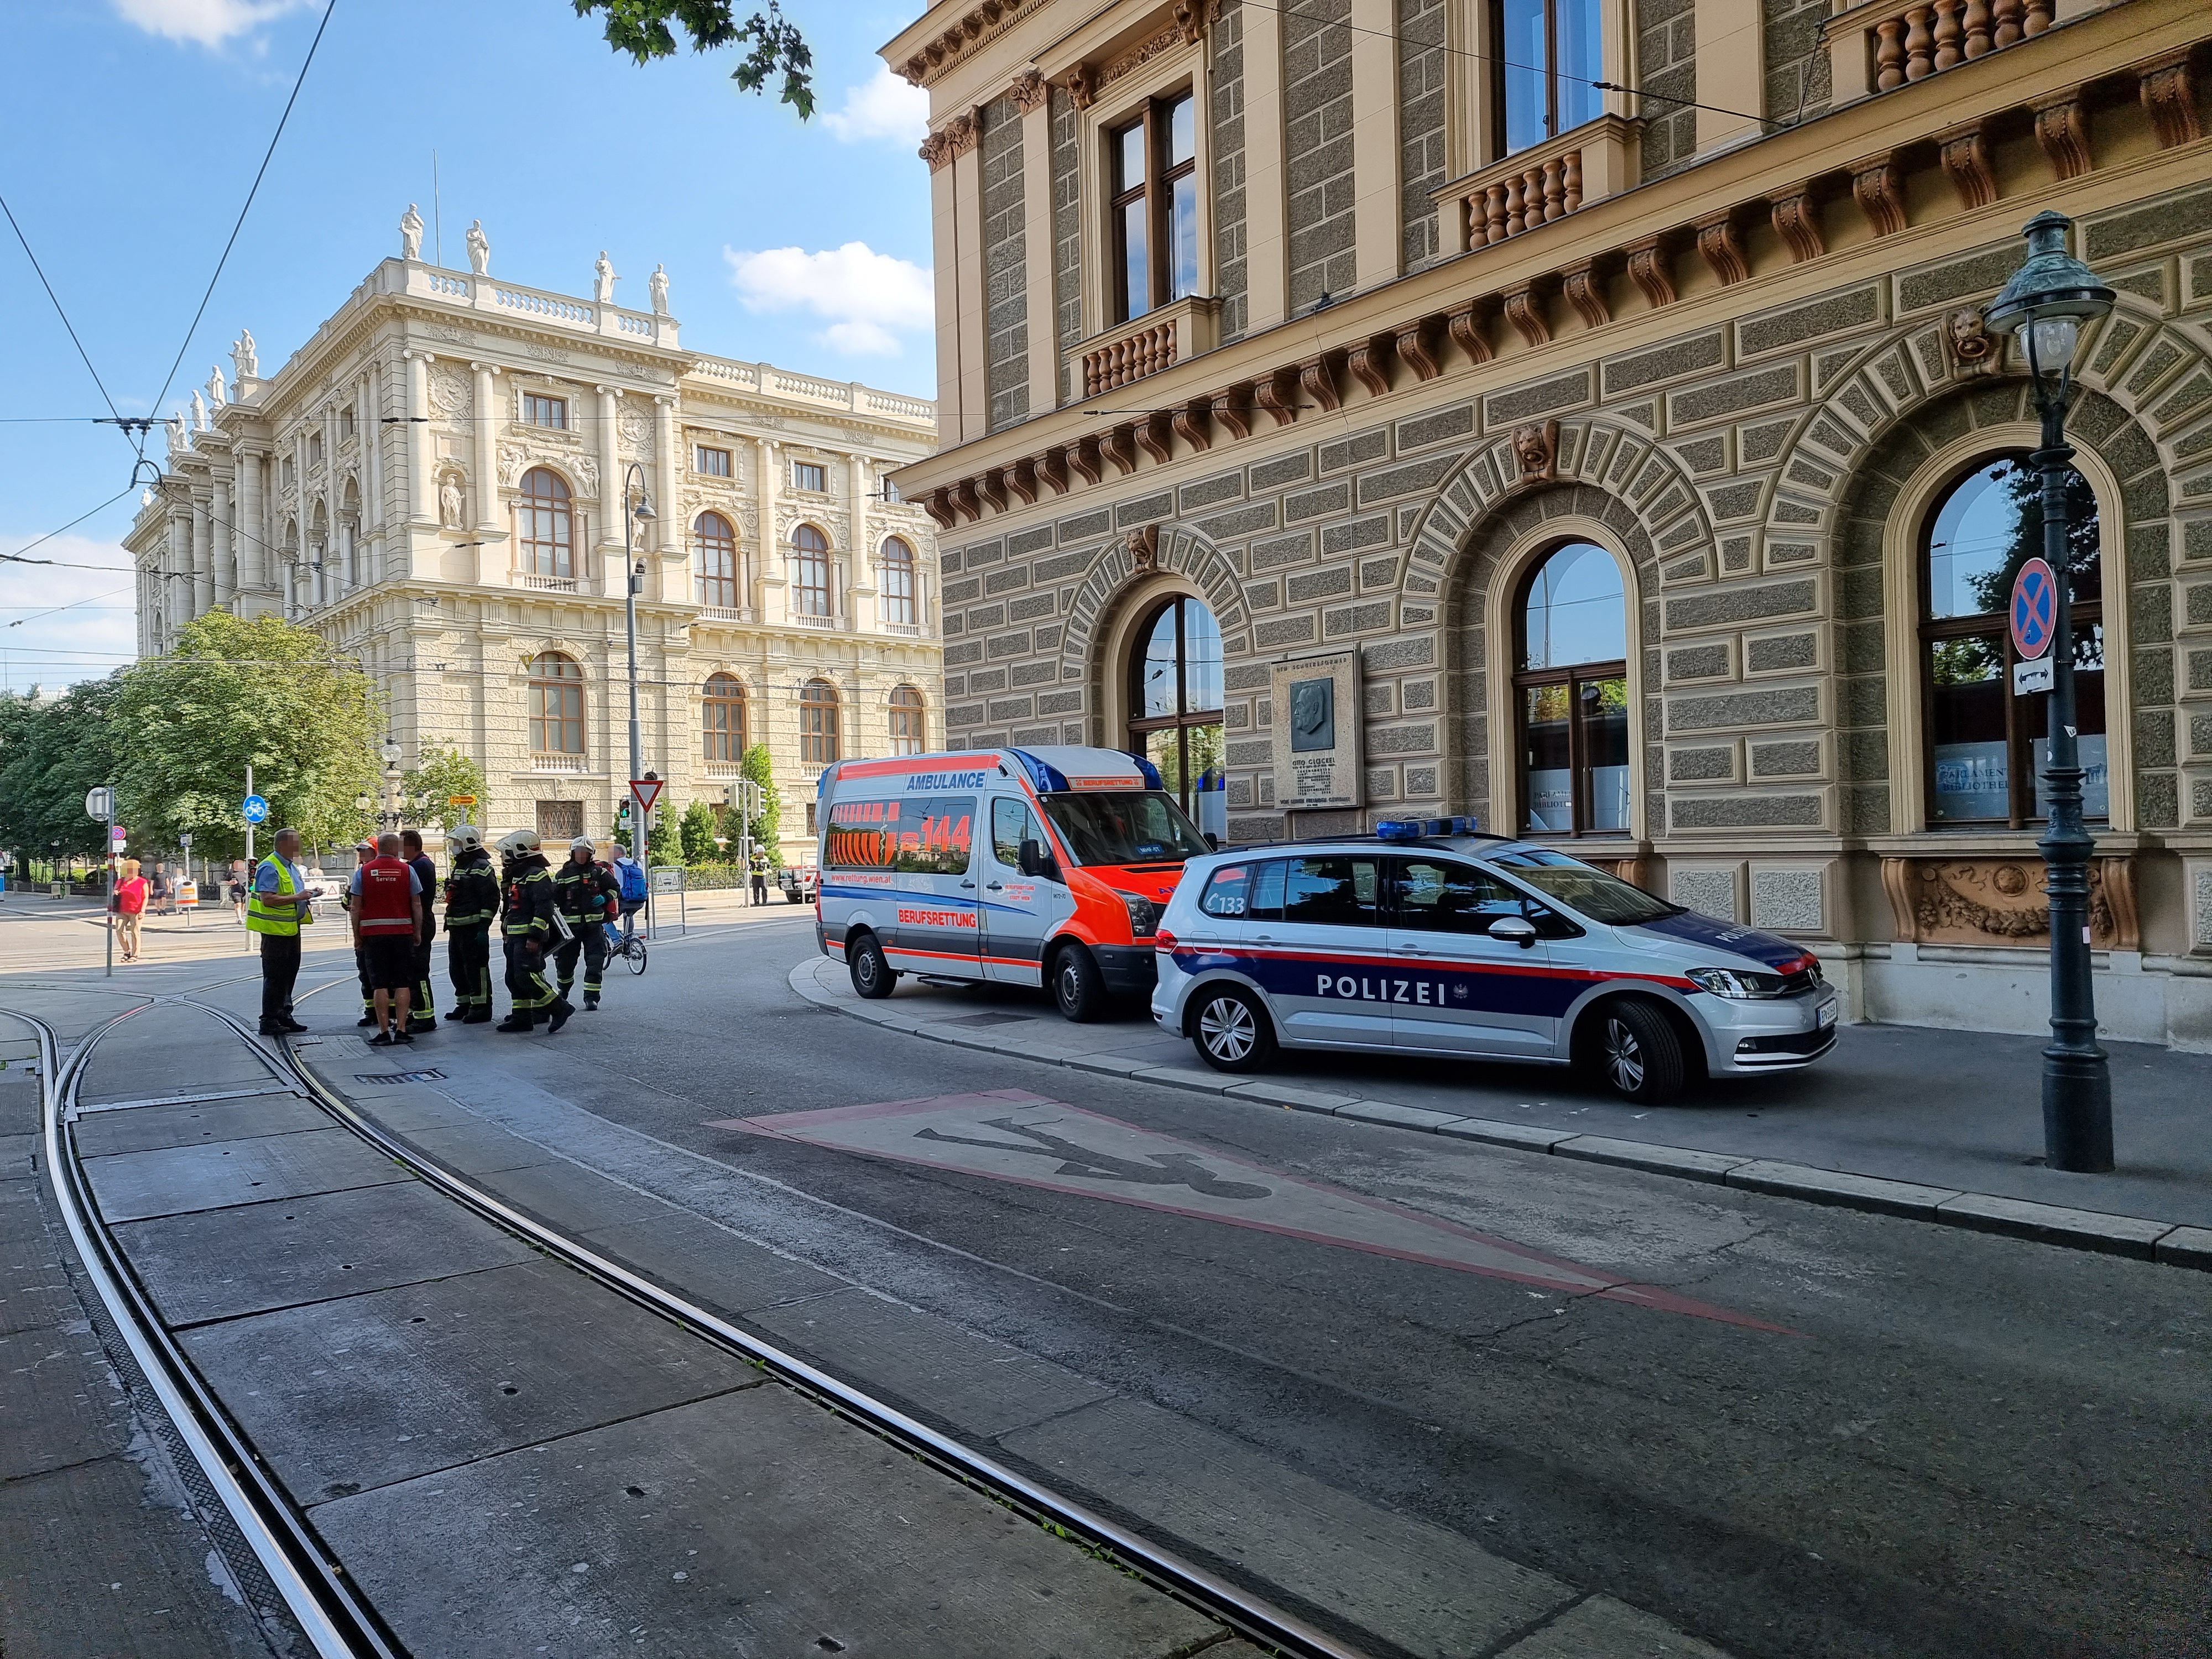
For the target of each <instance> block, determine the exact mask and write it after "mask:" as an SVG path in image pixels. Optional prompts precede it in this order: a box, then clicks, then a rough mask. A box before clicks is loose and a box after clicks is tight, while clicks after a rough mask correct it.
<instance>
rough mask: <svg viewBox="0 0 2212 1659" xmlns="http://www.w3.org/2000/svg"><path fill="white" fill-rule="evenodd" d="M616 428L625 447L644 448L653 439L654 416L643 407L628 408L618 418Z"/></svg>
mask: <svg viewBox="0 0 2212 1659" xmlns="http://www.w3.org/2000/svg"><path fill="white" fill-rule="evenodd" d="M615 430H616V431H617V433H618V434H619V435H621V438H622V442H623V447H624V448H626V449H643V448H644V447H646V446H647V445H648V444H649V443H651V442H652V441H653V416H650V415H648V414H647V413H646V412H645V411H644V410H641V409H627V408H626V409H624V410H623V412H622V413H621V415H620V416H617V418H616V422H615Z"/></svg>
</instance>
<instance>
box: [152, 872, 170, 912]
mask: <svg viewBox="0 0 2212 1659" xmlns="http://www.w3.org/2000/svg"><path fill="white" fill-rule="evenodd" d="M149 882H150V884H151V885H150V890H149V892H148V895H147V899H148V902H149V903H150V904H152V906H153V907H154V914H155V915H157V916H166V915H168V914H169V878H168V877H167V875H165V874H164V873H163V872H162V870H161V866H160V865H158V864H156V865H155V866H154V873H153V875H152V876H151V877H150V878H149Z"/></svg>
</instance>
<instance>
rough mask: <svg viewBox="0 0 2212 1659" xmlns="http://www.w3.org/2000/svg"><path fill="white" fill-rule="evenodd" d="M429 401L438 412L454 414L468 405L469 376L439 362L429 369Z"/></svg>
mask: <svg viewBox="0 0 2212 1659" xmlns="http://www.w3.org/2000/svg"><path fill="white" fill-rule="evenodd" d="M430 401H431V403H432V404H435V405H436V407H437V409H438V411H439V413H441V414H442V415H454V414H458V413H459V412H460V411H461V410H464V409H466V408H467V407H468V406H469V377H468V376H467V374H465V373H463V372H462V371H461V370H460V369H458V368H449V367H448V366H447V365H446V364H444V363H439V364H437V365H436V366H435V367H434V368H432V369H431V370H430Z"/></svg>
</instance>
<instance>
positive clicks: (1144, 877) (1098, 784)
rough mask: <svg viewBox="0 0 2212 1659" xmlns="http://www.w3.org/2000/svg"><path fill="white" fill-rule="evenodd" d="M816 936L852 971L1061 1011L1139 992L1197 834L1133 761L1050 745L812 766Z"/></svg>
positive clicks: (1151, 971) (1202, 842) (879, 993)
mask: <svg viewBox="0 0 2212 1659" xmlns="http://www.w3.org/2000/svg"><path fill="white" fill-rule="evenodd" d="M818 787H819V792H820V793H819V799H818V802H817V808H816V812H815V821H816V823H817V824H818V825H819V827H820V832H821V844H820V848H819V864H820V869H821V885H820V887H819V889H818V891H817V898H816V902H815V907H814V915H815V924H814V926H815V939H816V942H817V945H819V946H820V948H821V950H822V952H823V955H825V956H830V957H841V958H842V960H843V961H844V963H845V964H846V967H847V969H848V971H849V972H850V973H851V975H852V976H853V988H854V990H855V991H857V992H859V993H860V995H862V996H864V997H868V998H871V999H872V998H877V997H887V996H889V995H890V994H891V991H892V989H893V987H896V985H897V983H898V981H899V976H900V975H902V974H913V975H916V976H917V977H919V978H921V979H925V980H928V981H933V982H935V981H953V982H969V981H983V982H998V983H1003V984H1007V985H1035V986H1043V987H1048V988H1049V989H1050V990H1051V992H1052V994H1053V1000H1054V1002H1055V1003H1056V1004H1057V1005H1058V1006H1059V1008H1060V1012H1061V1013H1062V1014H1064V1015H1066V1017H1067V1018H1069V1019H1073V1020H1089V1019H1095V1018H1097V1017H1098V1016H1099V1015H1100V1014H1101V1013H1103V1012H1105V1009H1106V1006H1107V1004H1108V1002H1109V1000H1111V999H1114V998H1115V997H1141V996H1145V995H1147V994H1150V992H1151V990H1152V984H1153V981H1154V977H1155V973H1156V969H1155V963H1154V955H1153V949H1152V939H1153V934H1154V933H1155V932H1156V931H1157V930H1158V926H1159V918H1160V912H1161V911H1162V910H1164V909H1165V908H1167V902H1168V901H1169V899H1170V898H1171V897H1173V896H1174V895H1175V890H1176V882H1177V881H1179V880H1180V879H1181V878H1182V866H1183V860H1186V859H1190V858H1195V857H1197V856H1199V855H1200V854H1205V853H1207V852H1210V851H1212V843H1211V842H1209V841H1208V840H1207V838H1206V836H1203V835H1201V834H1200V832H1199V830H1198V828H1197V826H1195V825H1194V824H1193V823H1191V821H1190V819H1189V818H1188V817H1187V816H1185V814H1184V812H1183V811H1182V807H1180V806H1179V805H1176V800H1175V798H1174V797H1173V796H1172V795H1170V794H1169V793H1167V791H1166V788H1165V787H1164V785H1163V784H1162V782H1161V780H1160V774H1159V769H1158V768H1157V767H1155V766H1154V765H1153V764H1152V763H1151V762H1150V761H1148V760H1145V759H1143V758H1141V757H1138V756H1134V755H1125V754H1122V753H1121V752H1120V751H1119V750H1112V749H1084V748H1076V747H1072V746H1059V745H1054V746H1049V747H1040V748H1030V749H991V750H969V751H966V752H961V753H947V754H938V755H905V756H901V757H898V758H897V759H895V760H861V761H841V762H839V763H836V765H833V766H831V767H829V769H827V770H825V771H824V772H823V774H822V777H821V781H820V784H819V786H818Z"/></svg>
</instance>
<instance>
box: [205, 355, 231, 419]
mask: <svg viewBox="0 0 2212 1659" xmlns="http://www.w3.org/2000/svg"><path fill="white" fill-rule="evenodd" d="M207 400H208V407H209V408H210V409H221V408H222V406H223V404H225V403H227V402H228V401H229V400H228V398H225V397H224V396H223V384H222V364H221V363H214V364H210V366H209V368H208V381H207Z"/></svg>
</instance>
